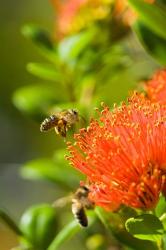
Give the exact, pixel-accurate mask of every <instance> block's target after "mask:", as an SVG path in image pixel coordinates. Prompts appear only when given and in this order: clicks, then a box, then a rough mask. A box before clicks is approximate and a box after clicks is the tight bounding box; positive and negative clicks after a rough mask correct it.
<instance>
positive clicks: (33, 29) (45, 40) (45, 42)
mask: <svg viewBox="0 0 166 250" xmlns="http://www.w3.org/2000/svg"><path fill="white" fill-rule="evenodd" d="M21 31H22V34H23V35H24V36H25V37H27V38H30V39H31V40H32V41H33V42H35V43H36V44H37V45H38V46H41V47H43V48H45V49H47V50H53V49H54V46H53V43H52V40H51V39H50V36H49V34H48V32H46V31H45V30H43V29H42V28H39V27H37V26H35V25H30V24H29V25H28V24H27V25H25V26H23V27H22V30H21Z"/></svg>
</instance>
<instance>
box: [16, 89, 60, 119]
mask: <svg viewBox="0 0 166 250" xmlns="http://www.w3.org/2000/svg"><path fill="white" fill-rule="evenodd" d="M60 93H61V88H60V87H59V88H58V89H56V88H54V86H48V85H29V86H25V87H22V88H19V89H18V90H16V91H15V93H14V95H13V103H14V105H15V106H16V107H17V108H18V109H19V110H20V111H22V112H24V113H25V114H27V115H29V116H32V117H33V118H35V119H36V118H37V119H40V120H41V119H43V118H44V117H45V116H46V114H47V111H48V109H49V108H50V107H51V106H52V105H53V104H57V103H59V102H60V101H63V99H62V96H60ZM63 97H64V95H63Z"/></svg>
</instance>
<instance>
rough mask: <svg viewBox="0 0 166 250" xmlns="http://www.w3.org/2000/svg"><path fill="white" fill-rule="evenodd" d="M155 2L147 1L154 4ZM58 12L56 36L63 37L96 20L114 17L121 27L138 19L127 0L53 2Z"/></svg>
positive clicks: (55, 0) (65, 0) (152, 0)
mask: <svg viewBox="0 0 166 250" xmlns="http://www.w3.org/2000/svg"><path fill="white" fill-rule="evenodd" d="M154 1H155V0H145V2H148V3H153V2H154ZM51 2H52V3H53V6H54V8H55V11H56V16H57V19H56V34H57V32H58V33H59V34H60V35H61V36H62V37H63V36H64V35H70V34H73V33H75V32H78V31H80V30H81V29H83V28H85V27H87V26H89V25H90V24H91V23H92V22H94V21H95V20H101V19H104V18H106V17H107V16H108V15H112V18H113V19H116V20H117V21H118V22H119V24H120V25H122V26H124V25H125V26H126V25H127V26H129V25H131V24H132V23H133V21H134V20H135V19H136V13H135V12H134V11H132V10H131V8H129V6H128V2H127V0H64V1H60V0H51Z"/></svg>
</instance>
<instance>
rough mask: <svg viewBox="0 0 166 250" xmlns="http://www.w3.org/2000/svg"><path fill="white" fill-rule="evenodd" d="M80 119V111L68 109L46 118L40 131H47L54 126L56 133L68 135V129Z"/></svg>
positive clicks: (63, 135)
mask: <svg viewBox="0 0 166 250" xmlns="http://www.w3.org/2000/svg"><path fill="white" fill-rule="evenodd" d="M78 121H79V115H78V111H76V110H75V109H66V110H63V111H61V112H57V113H56V114H55V115H51V116H49V117H48V118H46V119H44V121H43V122H42V123H41V125H40V131H41V132H47V131H48V130H50V129H53V128H54V129H55V132H56V134H59V135H60V136H62V137H66V133H67V130H68V129H69V128H70V127H71V126H72V125H74V124H75V123H76V122H78Z"/></svg>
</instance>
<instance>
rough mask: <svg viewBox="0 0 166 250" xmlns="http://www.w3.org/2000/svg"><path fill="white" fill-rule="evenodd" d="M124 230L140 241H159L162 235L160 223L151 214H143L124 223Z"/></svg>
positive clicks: (162, 230)
mask: <svg viewBox="0 0 166 250" xmlns="http://www.w3.org/2000/svg"><path fill="white" fill-rule="evenodd" d="M126 229H127V231H128V232H129V233H130V234H132V235H133V236H134V237H136V238H138V239H141V240H150V241H156V242H157V241H160V240H161V237H162V234H163V233H164V229H163V225H162V223H161V221H160V220H159V219H158V218H157V217H156V216H154V215H152V214H143V215H140V216H137V217H135V218H130V219H128V220H127V221H126Z"/></svg>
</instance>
